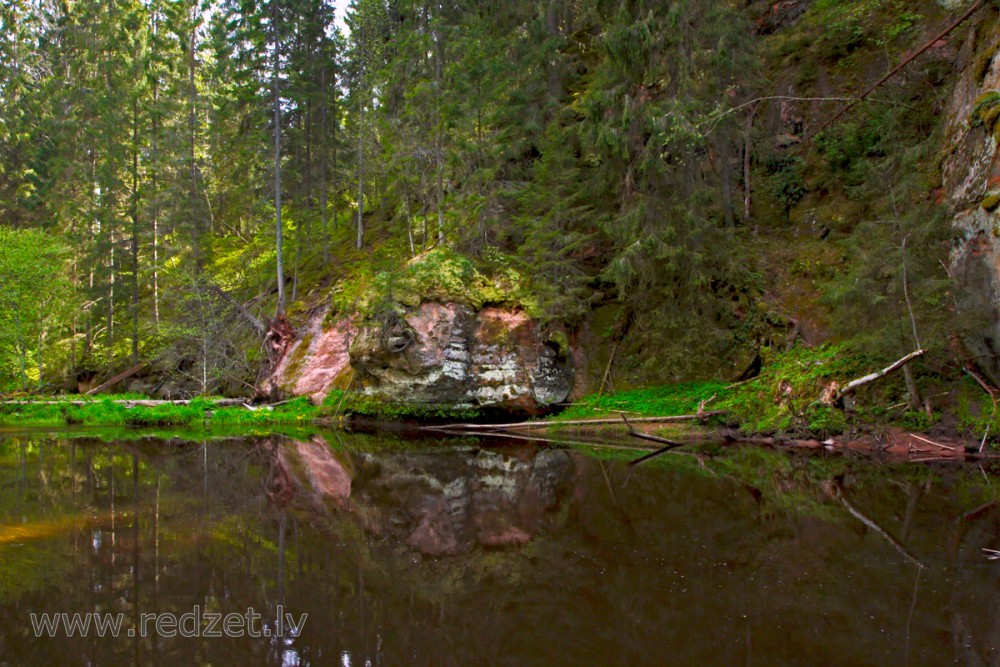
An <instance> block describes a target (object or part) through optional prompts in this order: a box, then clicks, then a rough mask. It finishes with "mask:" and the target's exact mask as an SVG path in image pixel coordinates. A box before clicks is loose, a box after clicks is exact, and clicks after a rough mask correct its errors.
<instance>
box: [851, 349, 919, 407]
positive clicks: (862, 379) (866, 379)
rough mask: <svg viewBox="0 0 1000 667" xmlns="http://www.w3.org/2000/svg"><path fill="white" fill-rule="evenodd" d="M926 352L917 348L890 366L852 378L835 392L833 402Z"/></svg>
mask: <svg viewBox="0 0 1000 667" xmlns="http://www.w3.org/2000/svg"><path fill="white" fill-rule="evenodd" d="M925 354H927V350H915V351H913V352H910V353H909V354H908V355H906V356H905V357H903V358H902V359H899V360H897V361H895V362H893V363H892V364H890V365H889V366H886V367H885V368H883V369H882V370H880V371H876V372H874V373H869V374H868V375H865V376H864V377H860V378H858V379H857V380H851V381H850V382H848V383H847V384H846V385H844V386H843V387H841V388H840V389H838V390H837V391H836V392H835V393H834V395H833V403H840V401H841V400H843V398H844V396H847V395H848V394H853V393H854V392H855V391H857V390H858V388H860V387H863V386H864V385H866V384H868V383H869V382H874V381H875V380H878V379H879V378H883V377H885V376H886V375H889V374H890V373H892V372H894V371H898V370H899V369H900V368H902V367H903V366H905V365H906V364H908V363H910V362H911V361H913V360H914V359H916V358H917V357H922V356H923V355H925Z"/></svg>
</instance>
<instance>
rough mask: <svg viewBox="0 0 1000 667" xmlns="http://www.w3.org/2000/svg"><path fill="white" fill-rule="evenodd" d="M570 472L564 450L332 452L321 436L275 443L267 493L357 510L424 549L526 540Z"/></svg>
mask: <svg viewBox="0 0 1000 667" xmlns="http://www.w3.org/2000/svg"><path fill="white" fill-rule="evenodd" d="M572 478H573V465H572V462H571V460H570V456H569V454H567V453H566V452H564V451H561V450H554V449H539V448H537V447H512V448H505V449H503V450H502V451H498V450H483V449H478V448H467V449H466V448H460V449H455V448H449V449H447V450H441V451H423V452H391V451H390V452H381V453H378V454H372V453H366V452H332V451H331V450H330V448H329V446H328V445H327V443H326V442H325V441H324V440H323V439H322V438H318V437H317V438H315V439H313V440H311V441H308V442H302V441H292V442H289V443H285V444H282V445H281V446H280V447H279V448H278V449H277V453H276V465H275V470H274V471H273V472H272V477H271V485H270V488H271V494H272V497H275V498H278V499H281V500H283V501H290V500H293V499H294V501H293V502H306V503H308V504H309V505H311V506H313V507H314V508H317V509H320V508H322V509H323V510H324V511H343V512H348V513H350V514H352V515H353V516H355V517H356V518H357V519H358V520H359V521H360V523H361V525H362V526H363V528H364V529H365V530H366V531H367V532H369V533H371V534H374V535H376V536H380V537H386V538H390V539H393V540H398V541H399V542H403V543H405V544H406V545H408V546H409V547H411V548H413V549H415V550H417V551H419V552H421V553H423V554H426V555H433V556H439V555H445V554H456V553H462V552H465V551H468V550H470V549H473V548H475V547H476V546H477V545H478V546H481V547H485V548H504V547H510V546H514V545H518V544H524V543H526V542H528V541H529V540H531V538H532V537H533V536H535V535H536V534H537V533H538V532H539V530H540V529H541V528H542V527H543V525H544V524H545V522H546V517H547V516H552V515H553V513H554V511H555V510H557V509H558V508H559V506H560V503H561V502H562V501H563V499H564V497H565V495H566V493H567V491H568V489H569V485H570V482H571V480H572Z"/></svg>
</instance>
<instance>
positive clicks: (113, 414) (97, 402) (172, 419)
mask: <svg viewBox="0 0 1000 667" xmlns="http://www.w3.org/2000/svg"><path fill="white" fill-rule="evenodd" d="M121 398H122V397H120V396H115V397H112V396H102V397H100V398H95V399H94V400H87V403H86V404H85V405H74V404H72V403H69V402H66V403H2V404H0V424H3V425H8V426H11V425H13V426H111V427H141V428H163V427H169V426H173V427H177V426H181V427H186V428H189V429H196V430H207V429H209V428H211V429H216V428H220V427H223V428H225V427H230V428H233V427H238V428H239V429H240V430H241V431H242V432H246V431H247V430H248V429H252V428H254V427H265V426H268V427H270V426H274V425H308V424H311V423H313V422H314V421H315V420H316V419H318V418H319V417H320V416H321V411H320V409H319V408H317V407H316V406H314V405H312V403H311V402H310V401H309V399H307V398H297V399H295V400H292V401H289V402H288V403H285V404H283V405H279V406H276V407H274V408H273V409H257V410H248V409H246V408H244V407H217V406H216V404H215V403H214V402H213V400H212V399H210V398H196V399H193V400H192V401H191V402H190V403H188V404H186V405H171V404H165V405H157V406H149V407H147V406H135V407H128V406H126V405H125V404H122V403H119V402H116V401H117V400H121ZM127 398H129V399H137V398H139V397H137V396H135V395H130V396H128V397H127ZM39 400H52V398H51V397H46V398H44V399H39ZM72 400H74V401H76V400H78V399H77V397H73V399H72ZM84 400H86V399H84Z"/></svg>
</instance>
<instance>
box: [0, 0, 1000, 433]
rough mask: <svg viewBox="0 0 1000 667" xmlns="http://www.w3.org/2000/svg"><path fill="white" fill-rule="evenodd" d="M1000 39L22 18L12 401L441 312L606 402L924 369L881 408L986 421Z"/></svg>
mask: <svg viewBox="0 0 1000 667" xmlns="http://www.w3.org/2000/svg"><path fill="white" fill-rule="evenodd" d="M998 15H1000V8H998V4H997V3H996V2H991V1H982V0H980V1H979V2H952V3H944V2H941V3H939V2H934V1H931V0H927V1H923V2H902V1H900V0H814V1H812V2H810V1H806V0H796V1H792V2H785V3H777V4H774V5H772V4H771V3H767V2H760V1H749V0H748V1H745V2H744V1H736V0H711V1H709V2H702V1H696V0H669V1H660V0H658V1H651V0H614V1H612V0H537V1H532V2H498V1H496V0H475V1H472V0H436V1H430V0H353V1H352V2H351V3H350V6H349V7H348V8H347V11H346V15H344V17H343V21H344V23H343V24H341V23H339V19H338V14H337V9H336V7H335V6H334V4H333V3H332V2H330V0H283V1H278V0H270V1H265V0H172V1H168V0H113V1H108V0H100V1H98V0H72V1H71V0H2V2H0V103H2V113H0V389H3V390H6V391H8V392H19V393H22V394H23V393H32V394H38V393H48V394H51V393H62V392H77V391H86V390H87V389H90V388H93V387H94V386H96V385H98V384H100V383H101V382H103V381H104V380H106V379H108V378H110V377H112V376H114V375H115V374H117V373H119V372H121V371H124V370H126V369H130V368H135V367H137V366H140V365H141V370H140V371H139V372H137V373H136V374H135V375H134V377H133V378H132V380H131V384H130V385H129V387H130V390H132V391H136V392H140V393H143V394H148V395H154V396H164V397H167V398H171V397H173V398H178V397H191V396H198V395H220V394H221V395H232V396H243V395H253V394H254V393H255V392H258V390H259V388H260V386H261V383H262V382H263V381H264V380H265V379H266V378H267V377H268V375H269V374H270V373H271V372H272V371H273V369H274V367H275V365H276V364H278V363H279V361H280V358H281V357H282V355H283V354H284V353H285V352H286V351H287V343H288V340H291V339H296V338H301V337H302V335H303V334H302V332H303V331H304V330H306V329H308V328H309V327H310V326H311V325H310V322H314V321H317V322H322V323H325V324H329V323H330V322H332V321H333V320H334V319H335V318H336V317H338V316H346V315H351V316H352V317H356V318H361V319H362V320H373V321H378V322H381V323H382V324H383V325H384V326H386V327H388V329H387V330H389V329H392V327H393V326H395V327H397V328H399V327H400V326H402V327H403V328H405V327H406V325H405V322H403V319H404V318H405V316H406V313H407V312H412V310H413V308H415V307H417V306H419V305H420V304H421V303H422V302H426V301H429V300H438V301H442V302H452V301H460V302H462V303H465V304H467V305H470V306H471V307H472V308H473V309H476V308H482V307H485V306H490V305H493V306H503V307H507V308H515V309H517V310H518V311H519V312H520V311H523V312H525V313H527V314H528V315H530V317H531V318H532V321H533V322H535V323H537V331H538V332H540V333H539V336H541V337H543V338H545V339H546V340H549V341H555V342H554V343H553V345H554V346H556V347H558V348H560V349H561V348H570V347H574V348H579V349H582V352H581V354H582V355H584V356H586V357H589V358H590V363H588V364H586V371H583V370H580V371H579V375H580V377H581V378H582V380H579V381H578V383H577V384H578V386H582V387H583V391H585V392H586V391H591V392H605V391H610V392H611V393H614V392H615V391H617V390H627V389H637V388H642V387H650V386H657V385H663V384H667V383H677V382H690V381H713V382H724V383H725V382H731V381H736V380H745V379H747V378H749V377H752V376H753V374H754V373H756V372H758V371H759V370H760V368H761V367H762V366H763V367H764V368H765V369H766V368H767V367H768V364H772V363H775V359H776V358H778V362H777V363H779V364H780V358H781V355H782V354H784V353H785V352H786V351H788V350H792V349H793V348H794V349H796V350H797V349H799V348H800V347H804V348H807V349H812V350H814V351H818V352H816V354H814V355H813V356H811V357H810V356H809V354H806V355H805V356H806V357H807V359H806V360H805V361H804V362H803V361H799V362H796V363H800V364H802V363H804V364H806V365H808V364H811V363H820V362H818V361H816V358H819V357H823V356H824V355H829V354H830V350H831V349H835V350H836V351H837V355H846V356H849V357H850V358H852V359H854V360H856V361H857V363H856V364H855V366H856V367H857V369H858V371H860V370H862V369H868V370H873V369H876V368H878V367H880V365H884V364H882V362H891V361H893V360H895V359H898V358H900V357H903V356H904V355H907V354H908V353H910V352H913V351H914V350H918V349H924V350H926V351H927V354H926V355H924V356H922V357H921V358H920V359H919V360H918V361H916V362H914V363H912V364H909V365H907V366H906V368H905V373H900V374H898V375H899V376H900V377H899V379H898V381H894V382H895V383H894V384H890V385H888V386H889V388H888V389H886V390H885V391H886V392H888V393H887V394H886V396H883V397H880V400H881V399H882V398H884V399H885V402H886V403H888V402H893V401H895V400H896V399H898V400H901V401H903V402H905V403H907V404H908V405H909V409H911V410H912V411H914V414H919V413H921V412H925V413H926V414H927V415H928V416H929V417H928V418H930V419H934V418H935V417H934V414H935V410H936V409H937V407H938V406H935V405H930V404H926V405H925V402H924V399H925V398H926V397H927V396H928V395H931V394H935V393H938V394H941V393H948V392H953V391H955V390H956V387H960V388H963V391H967V392H968V393H969V395H970V396H974V398H973V399H970V400H972V402H973V403H979V402H981V401H982V400H983V398H984V397H986V398H989V397H992V396H993V393H992V386H993V385H994V384H996V383H997V382H998V380H1000V378H998V376H997V371H996V355H995V354H993V352H992V348H991V347H990V346H991V342H990V341H991V339H990V338H989V336H988V335H984V334H982V332H983V331H988V330H990V327H992V326H993V323H992V318H993V317H994V313H993V311H992V306H988V305H984V304H989V303H992V301H991V298H992V297H990V296H989V295H990V294H992V292H991V290H993V289H994V287H993V285H994V284H995V283H994V282H991V281H993V273H990V272H989V271H988V270H986V269H982V268H981V267H979V265H978V264H977V265H976V267H973V268H970V269H968V270H965V269H962V266H964V265H961V262H958V263H956V259H955V256H956V255H955V248H956V247H958V246H959V245H960V243H959V241H958V237H959V236H960V233H959V232H957V231H956V229H957V227H956V224H955V223H954V218H955V215H956V212H957V211H960V210H962V209H969V208H971V209H975V210H977V211H979V213H977V215H982V216H987V217H988V218H989V216H992V218H989V219H991V220H995V217H996V214H995V212H994V211H995V209H996V205H997V201H1000V199H998V198H997V197H996V194H997V188H998V187H1000V179H997V178H994V180H995V182H994V181H991V180H989V175H988V174H987V176H983V177H982V178H980V177H979V176H978V175H977V176H976V179H978V180H976V182H975V184H973V185H972V186H969V187H965V186H963V187H965V189H964V190H962V191H961V193H959V194H955V193H956V192H957V191H958V190H957V186H956V185H955V183H956V182H957V181H960V180H961V178H957V177H956V176H955V175H954V174H953V173H951V172H952V171H954V166H953V165H954V164H955V163H957V164H958V166H959V168H961V167H962V165H963V164H964V163H963V162H962V161H961V160H959V159H956V158H955V156H956V155H958V156H960V155H961V151H960V149H959V148H956V146H957V145H958V144H959V143H960V141H966V137H971V138H970V139H968V141H969V142H972V141H973V140H974V141H975V142H978V143H977V144H976V146H979V145H980V144H981V145H983V146H986V148H985V149H984V150H987V151H992V152H989V153H988V155H987V159H986V160H985V163H986V164H990V159H992V157H995V150H996V133H995V132H993V129H994V126H995V125H997V116H998V114H1000V111H997V110H998V109H1000V92H997V91H995V90H992V89H991V88H990V86H994V87H996V86H997V84H996V79H997V73H996V71H997V69H998V67H997V66H996V64H995V60H996V59H995V58H994V56H995V53H996V47H997V38H996V35H997V33H998V30H997V26H998V25H1000V22H998ZM343 26H346V27H343ZM966 80H968V85H966V84H965V83H962V82H963V81H966ZM963 86H964V87H963ZM970 91H973V92H974V95H973V98H974V99H975V106H974V108H968V107H969V105H966V107H961V105H958V106H956V104H957V103H956V102H955V96H956V95H959V94H962V95H966V96H968V95H969V94H971V93H970ZM956 108H961V109H962V115H961V116H960V117H956V116H955V114H954V113H952V111H953V110H954V109H956ZM956 128H959V130H960V131H959V130H956ZM977 150H979V149H978V148H977ZM949 160H951V162H949ZM994 164H995V162H994ZM949 170H951V171H949ZM994 171H996V170H995V169H994ZM963 173H965V172H963ZM994 176H996V175H994ZM971 178H972V177H971V176H970V179H971ZM980 181H981V182H980ZM991 188H992V189H991ZM980 204H981V208H980ZM977 219H978V218H977ZM990 224H993V223H990ZM989 242H992V239H990V241H988V242H986V243H987V245H988V244H989ZM989 252H991V251H987V254H988V253H989ZM956 267H958V268H956ZM977 267H979V268H977ZM963 272H964V273H963ZM994 273H995V267H994ZM317 313H320V314H321V315H322V317H320V318H319V319H318V320H317ZM400 322H403V324H400ZM317 326H319V325H317ZM397 333H398V332H397ZM404 333H405V332H404ZM406 335H407V336H411V335H412V334H409V333H407V334H406ZM407 340H408V339H407ZM984 341H985V342H984ZM404 344H405V341H404ZM831 346H833V347H831ZM984 346H985V347H984ZM984 350H985V351H984ZM559 354H561V355H564V354H565V350H562V351H561V352H560V353H559ZM796 354H799V352H796ZM353 355H354V351H353V350H352V358H353ZM837 355H834V356H837ZM858 360H860V361H858ZM852 368H853V367H852ZM970 369H971V370H970ZM904 376H905V377H904ZM844 379H850V378H849V377H847V378H844ZM973 379H976V380H978V384H977V383H976V382H974V381H973ZM980 385H982V386H985V387H988V388H990V389H991V392H990V394H989V396H987V395H986V394H984V393H983V390H982V389H981V387H980ZM344 388H349V386H347V385H344V386H341V389H344ZM890 394H891V395H890ZM994 405H995V403H994ZM973 412H975V410H973ZM993 412H994V415H993V416H994V417H995V409H994V411H993ZM980 426H982V424H980Z"/></svg>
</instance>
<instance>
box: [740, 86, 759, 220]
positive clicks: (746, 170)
mask: <svg viewBox="0 0 1000 667" xmlns="http://www.w3.org/2000/svg"><path fill="white" fill-rule="evenodd" d="M758 104H759V103H758ZM758 104H754V105H753V106H751V107H750V109H749V111H748V112H747V120H746V124H745V126H744V128H743V224H745V225H749V224H750V215H751V213H750V207H751V204H752V192H753V189H752V187H751V182H750V151H751V150H752V149H753V117H754V114H756V113H757V106H758Z"/></svg>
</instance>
